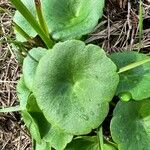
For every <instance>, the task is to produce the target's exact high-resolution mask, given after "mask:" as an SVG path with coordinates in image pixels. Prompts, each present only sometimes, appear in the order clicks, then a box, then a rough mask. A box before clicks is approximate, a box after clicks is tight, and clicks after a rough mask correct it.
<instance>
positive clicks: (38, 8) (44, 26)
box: [34, 0, 49, 37]
mask: <svg viewBox="0 0 150 150" xmlns="http://www.w3.org/2000/svg"><path fill="white" fill-rule="evenodd" d="M34 2H35V7H36V12H37V15H38V20H39V24H40V26H41V28H42V29H43V31H44V32H45V34H46V35H47V36H48V37H49V31H48V27H47V24H46V21H45V19H44V16H43V12H42V6H41V1H40V0H34Z"/></svg>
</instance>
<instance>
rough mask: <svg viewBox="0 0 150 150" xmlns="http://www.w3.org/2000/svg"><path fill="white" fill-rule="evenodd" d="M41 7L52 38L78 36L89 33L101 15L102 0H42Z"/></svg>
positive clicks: (60, 38) (72, 37)
mask: <svg viewBox="0 0 150 150" xmlns="http://www.w3.org/2000/svg"><path fill="white" fill-rule="evenodd" d="M42 2H43V8H44V12H45V18H46V20H47V24H48V27H49V29H50V31H51V34H52V36H53V38H54V39H57V40H67V39H75V38H79V37H81V36H82V35H85V34H87V33H90V32H91V31H92V30H93V28H94V27H95V26H96V24H97V23H98V20H99V18H101V17H102V15H103V7H104V0H62V1H61V3H60V1H58V0H44V1H42Z"/></svg>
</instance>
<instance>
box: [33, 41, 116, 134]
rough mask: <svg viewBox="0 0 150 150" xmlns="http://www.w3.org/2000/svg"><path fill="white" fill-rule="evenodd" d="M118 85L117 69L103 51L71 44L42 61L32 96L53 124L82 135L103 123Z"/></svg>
mask: <svg viewBox="0 0 150 150" xmlns="http://www.w3.org/2000/svg"><path fill="white" fill-rule="evenodd" d="M117 84H118V74H117V72H116V66H115V65H114V63H113V62H112V61H111V60H110V59H109V58H108V57H107V56H106V54H105V52H104V51H103V50H102V49H101V48H99V47H98V46H95V45H91V44H90V45H87V46H85V44H84V43H83V42H81V41H77V40H71V41H66V42H62V43H58V44H56V45H55V46H54V48H53V49H52V50H51V51H50V52H48V53H47V54H46V55H44V57H42V58H41V60H40V62H39V65H38V67H37V71H36V75H35V80H34V85H35V87H34V90H33V92H34V95H35V97H36V99H37V103H38V105H39V107H40V109H41V110H42V111H43V114H44V115H45V117H46V118H47V120H48V121H49V122H50V123H51V124H53V125H54V126H57V127H59V128H60V129H62V130H64V131H65V132H68V133H70V134H74V135H79V134H86V133H89V132H90V131H91V130H92V129H94V128H97V127H98V126H99V125H100V124H101V123H102V122H103V120H104V119H105V117H106V116H107V113H108V110H109V102H110V101H111V100H112V98H113V96H114V93H115V90H116V87H117Z"/></svg>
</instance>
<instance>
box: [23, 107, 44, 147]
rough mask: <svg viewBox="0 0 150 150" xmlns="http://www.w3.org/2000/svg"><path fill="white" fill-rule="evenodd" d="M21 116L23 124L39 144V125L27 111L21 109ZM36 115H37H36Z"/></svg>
mask: <svg viewBox="0 0 150 150" xmlns="http://www.w3.org/2000/svg"><path fill="white" fill-rule="evenodd" d="M21 116H22V118H23V121H24V123H25V125H26V126H27V128H28V130H29V131H30V134H31V136H32V138H33V139H35V140H36V141H37V142H38V143H39V144H40V143H41V135H40V131H39V126H38V124H37V122H36V120H35V119H34V118H33V117H32V116H31V115H30V113H28V112H27V111H25V110H24V111H22V112H21ZM37 117H38V116H37Z"/></svg>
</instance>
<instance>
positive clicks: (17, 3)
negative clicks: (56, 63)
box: [10, 0, 53, 48]
mask: <svg viewBox="0 0 150 150" xmlns="http://www.w3.org/2000/svg"><path fill="white" fill-rule="evenodd" d="M10 1H11V2H12V4H14V5H15V7H16V8H17V10H18V11H19V12H20V13H21V15H22V16H23V18H25V21H28V22H29V23H30V25H31V26H32V28H33V29H34V30H35V31H36V32H37V34H38V35H39V36H40V37H41V39H42V40H43V42H44V43H45V44H46V46H47V48H51V47H52V46H53V41H52V40H51V39H50V37H49V36H47V35H46V34H45V32H44V31H43V29H42V28H41V27H40V25H39V24H38V22H37V21H36V19H35V17H34V15H32V13H31V12H30V10H29V9H28V8H27V7H26V5H24V3H22V1H20V0H10ZM26 2H27V4H28V3H30V2H31V1H29V0H26ZM29 5H30V4H29ZM31 5H32V3H31ZM31 11H32V10H31ZM17 19H19V18H17ZM21 21H22V20H21ZM23 23H24V22H23ZM18 26H19V27H20V28H21V29H22V30H23V28H22V27H21V25H20V24H18ZM25 32H26V31H25ZM27 34H28V33H27Z"/></svg>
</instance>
